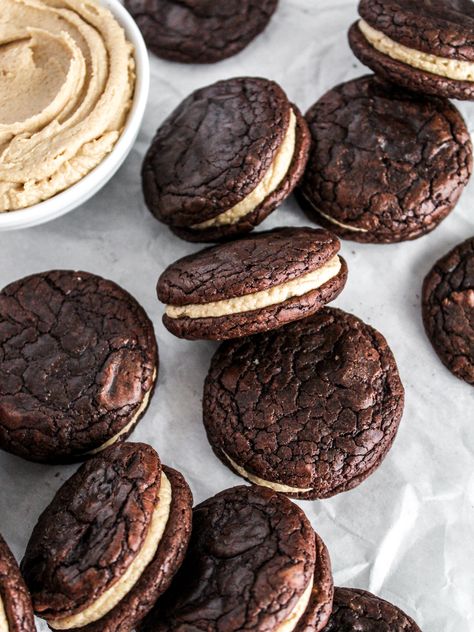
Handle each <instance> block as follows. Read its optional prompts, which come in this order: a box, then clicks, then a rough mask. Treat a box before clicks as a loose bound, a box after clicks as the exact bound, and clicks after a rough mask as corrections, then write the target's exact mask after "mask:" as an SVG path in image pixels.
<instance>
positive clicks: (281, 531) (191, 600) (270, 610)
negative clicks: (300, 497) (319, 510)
mask: <svg viewBox="0 0 474 632" xmlns="http://www.w3.org/2000/svg"><path fill="white" fill-rule="evenodd" d="M332 594H333V587H332V576H331V566H330V561H329V556H328V552H327V550H326V547H325V545H324V543H323V542H322V540H321V538H320V537H319V536H318V535H317V534H316V533H315V532H314V531H313V529H312V527H311V525H310V523H309V521H308V519H307V518H306V516H305V515H304V513H303V512H302V511H301V509H300V508H299V507H297V506H296V505H294V504H293V503H292V502H291V501H289V500H288V499H287V498H285V497H284V496H282V495H281V494H277V493H275V492H273V491H271V490H269V489H264V488H263V487H253V488H252V487H234V488H232V489H227V490H225V491H223V492H221V493H220V494H217V496H214V497H213V498H210V499H209V500H206V501H205V502H203V503H201V504H200V505H198V506H197V507H196V508H195V509H194V512H193V532H192V536H191V542H190V545H189V550H188V554H187V556H186V560H185V562H184V564H183V566H182V568H181V570H180V571H179V573H178V574H177V576H176V578H175V580H174V582H173V584H172V586H171V589H170V591H169V592H168V593H167V594H166V595H165V597H164V599H163V601H162V602H161V601H159V602H158V604H157V607H156V608H155V610H153V611H152V612H151V614H150V615H149V617H148V618H147V619H146V620H145V622H144V625H143V627H142V628H141V630H142V631H146V632H155V631H156V632H157V631H160V632H164V631H165V630H166V631H167V632H171V631H174V630H175V631H184V630H203V631H206V632H234V631H235V632H236V631H237V630H253V631H254V632H259V631H262V632H263V631H264V630H275V631H278V630H286V632H290V631H292V630H296V631H300V632H302V631H303V630H304V631H305V632H317V631H318V630H321V629H322V628H323V627H324V625H325V624H326V622H327V620H328V617H329V615H330V612H331V604H332Z"/></svg>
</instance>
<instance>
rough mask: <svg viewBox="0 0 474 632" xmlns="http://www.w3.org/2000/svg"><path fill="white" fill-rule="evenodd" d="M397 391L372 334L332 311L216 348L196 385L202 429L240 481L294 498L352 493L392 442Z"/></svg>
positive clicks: (393, 371)
mask: <svg viewBox="0 0 474 632" xmlns="http://www.w3.org/2000/svg"><path fill="white" fill-rule="evenodd" d="M403 402H404V392H403V386H402V384H401V381H400V378H399V376H398V371H397V366H396V364H395V360H394V357H393V355H392V352H391V351H390V349H389V347H388V345H387V342H386V341H385V339H384V338H383V336H381V334H379V333H378V332H377V331H375V329H373V328H372V327H370V326H369V325H366V324H365V323H363V322H362V321H361V320H359V319H358V318H356V317H355V316H352V315H351V314H347V313H345V312H343V311H341V310H338V309H332V308H329V307H327V308H324V309H321V310H320V311H319V312H318V313H317V314H315V315H314V316H313V317H311V318H305V319H304V320H301V321H298V322H296V323H292V324H291V325H287V326H286V327H284V328H282V329H279V330H278V331H275V332H270V333H266V334H262V335H259V336H250V337H248V338H243V339H241V340H233V341H229V342H225V343H224V344H222V345H221V347H220V348H219V349H218V350H217V352H216V353H215V355H214V357H213V359H212V362H211V367H210V369H209V373H208V376H207V378H206V382H205V385H204V397H203V408H204V415H203V416H204V425H205V427H206V431H207V436H208V438H209V442H210V444H211V446H212V448H213V449H214V451H215V453H216V455H217V456H218V457H219V458H220V459H221V461H222V462H223V463H224V464H225V465H227V466H228V467H230V468H231V469H232V470H234V471H235V472H236V473H237V474H239V475H240V476H243V477H245V478H246V479H248V480H249V481H251V482H252V483H255V484H257V485H265V486H267V487H271V488H273V489H275V490H277V491H279V492H284V493H286V494H290V495H292V496H296V497H298V498H327V497H329V496H333V495H334V494H337V493H339V492H343V491H346V490H348V489H352V488H353V487H355V486H356V485H358V484H359V483H361V482H362V481H363V480H364V479H365V478H367V476H369V474H371V473H372V472H373V471H374V470H375V469H376V468H377V467H378V466H379V465H380V463H381V461H382V460H383V458H384V457H385V455H386V454H387V452H388V450H389V449H390V447H391V445H392V443H393V440H394V438H395V435H396V432H397V429H398V424H399V422H400V419H401V416H402V412H403Z"/></svg>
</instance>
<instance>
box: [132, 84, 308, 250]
mask: <svg viewBox="0 0 474 632" xmlns="http://www.w3.org/2000/svg"><path fill="white" fill-rule="evenodd" d="M308 151H309V131H308V128H307V125H306V121H305V120H304V118H303V116H302V115H301V114H300V112H299V110H298V109H297V108H296V106H295V105H293V104H291V103H290V102H289V101H288V98H287V96H286V94H285V93H284V92H283V90H282V89H281V88H280V86H279V85H277V84H276V83H275V82H273V81H269V80H268V79H259V78H257V77H241V78H236V79H227V80H225V81H219V82H218V83H215V84H213V85H211V86H207V87H205V88H201V89H200V90H197V91H196V92H193V93H192V94H191V95H190V96H189V97H188V98H187V99H185V100H184V101H183V102H182V103H181V104H180V105H179V106H178V107H177V108H176V110H175V111H174V112H173V113H172V114H171V115H170V116H169V117H168V118H167V119H166V121H165V122H164V123H163V124H162V125H161V127H160V128H159V129H158V131H157V133H156V136H155V137H154V139H153V141H152V143H151V146H150V148H149V150H148V153H147V154H146V156H145V160H144V163H143V168H142V183H143V192H144V196H145V201H146V203H147V205H148V208H149V209H150V211H151V212H152V213H153V215H154V216H155V217H156V218H157V219H159V220H160V221H162V222H164V223H165V224H168V225H169V226H170V228H171V230H172V231H173V232H174V233H175V234H176V235H178V236H179V237H182V238H183V239H186V240H188V241H196V242H199V241H201V242H206V241H207V242H209V241H220V240H224V239H228V238H230V237H233V236H235V235H240V234H242V233H246V232H249V231H250V230H252V229H253V228H254V227H255V226H257V225H258V224H260V223H261V222H262V221H263V220H264V219H265V218H266V217H267V216H268V215H269V214H270V213H271V212H272V211H273V210H274V209H275V208H276V207H277V206H278V205H279V204H280V203H281V202H283V200H285V199H286V198H287V197H288V196H289V195H290V193H291V192H292V190H293V189H294V187H295V186H296V184H297V183H298V181H299V179H300V178H301V176H302V175H303V171H304V168H305V165H306V161H307V158H308Z"/></svg>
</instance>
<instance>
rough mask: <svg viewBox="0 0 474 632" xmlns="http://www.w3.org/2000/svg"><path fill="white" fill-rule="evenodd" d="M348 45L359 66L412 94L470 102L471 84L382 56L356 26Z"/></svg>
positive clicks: (471, 96) (472, 89)
mask: <svg viewBox="0 0 474 632" xmlns="http://www.w3.org/2000/svg"><path fill="white" fill-rule="evenodd" d="M469 1H470V0H469ZM431 32H432V31H431ZM349 44H350V47H351V49H352V52H353V53H354V55H355V56H356V57H357V58H358V59H359V60H360V61H361V62H362V63H363V64H365V65H366V66H368V67H369V68H370V69H371V70H373V71H374V72H375V73H376V74H377V75H378V76H379V77H381V78H383V79H386V80H387V81H390V82H392V83H394V84H396V85H399V86H403V87H404V88H407V89H408V90H413V91H414V92H420V93H422V94H427V95H433V96H438V97H445V98H448V99H461V100H464V101H472V100H473V99H474V82H472V81H460V80H456V79H449V78H447V77H441V76H440V75H435V74H433V73H430V72H427V71H424V70H419V69H417V68H413V67H412V66H409V65H408V64H404V63H403V62H401V61H397V60H395V59H392V58H391V57H389V56H388V55H384V54H383V53H381V52H379V51H378V50H376V49H375V48H374V47H373V46H372V45H371V44H370V43H369V42H368V41H367V40H366V38H365V37H364V35H363V34H362V32H361V30H360V29H359V26H358V24H357V23H354V24H353V25H352V26H351V27H350V29H349Z"/></svg>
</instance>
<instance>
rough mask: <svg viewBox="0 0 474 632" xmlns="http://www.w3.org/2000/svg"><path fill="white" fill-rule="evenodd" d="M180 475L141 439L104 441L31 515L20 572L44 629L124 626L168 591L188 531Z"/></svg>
mask: <svg viewBox="0 0 474 632" xmlns="http://www.w3.org/2000/svg"><path fill="white" fill-rule="evenodd" d="M191 516H192V496H191V492H190V490H189V487H188V485H187V484H186V482H185V480H184V478H183V477H182V475H181V474H180V473H179V472H177V471H176V470H173V469H171V468H169V467H166V466H162V465H161V463H160V460H159V458H158V455H157V454H156V452H155V450H153V448H152V447H151V446H149V445H145V444H143V443H122V444H118V445H114V446H111V447H110V448H107V449H106V450H104V451H103V452H101V453H100V455H98V456H96V457H94V458H93V459H91V460H89V461H87V462H86V463H84V464H83V465H82V466H81V467H80V468H79V470H78V471H77V472H76V473H75V474H74V475H73V476H72V477H71V478H70V479H69V480H68V481H66V482H65V483H64V485H63V486H62V487H61V488H60V489H59V491H58V492H57V494H56V495H55V497H54V499H53V501H52V502H51V504H50V505H49V506H48V507H47V508H46V509H45V511H44V512H43V513H42V514H41V516H40V517H39V520H38V523H37V524H36V526H35V528H34V530H33V533H32V534H31V538H30V541H29V543H28V546H27V549H26V553H25V557H24V559H23V562H22V565H21V569H22V572H23V576H24V577H25V580H26V583H27V585H28V587H29V589H30V591H31V594H32V598H33V605H34V609H35V612H36V614H37V615H38V616H40V617H42V618H44V619H46V621H47V623H48V625H49V627H50V628H52V629H53V630H81V631H82V632H117V630H120V632H130V631H131V630H133V629H134V628H135V626H136V625H137V624H138V622H139V621H140V620H141V619H142V618H143V617H144V616H145V615H146V614H147V612H148V611H149V610H150V609H151V608H152V606H153V605H154V603H155V601H156V600H157V599H158V597H159V596H160V595H161V594H162V593H163V592H164V591H165V590H166V589H167V588H168V586H169V584H170V583H171V580H172V578H173V576H174V574H175V573H176V571H177V570H178V568H179V566H180V565H181V563H182V561H183V558H184V555H185V551H186V548H187V545H188V541H189V537H190V534H191Z"/></svg>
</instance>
